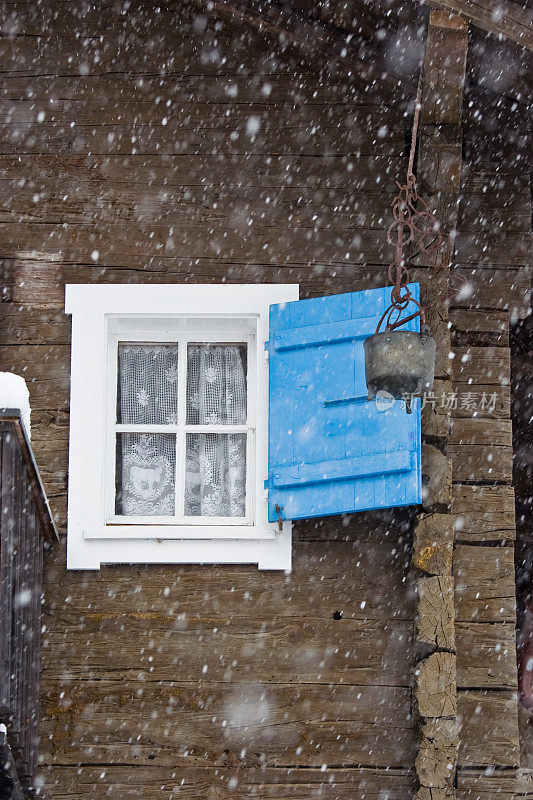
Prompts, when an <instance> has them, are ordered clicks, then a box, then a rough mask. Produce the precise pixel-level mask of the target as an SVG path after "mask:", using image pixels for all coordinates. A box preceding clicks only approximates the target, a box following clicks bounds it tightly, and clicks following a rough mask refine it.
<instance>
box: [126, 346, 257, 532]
mask: <svg viewBox="0 0 533 800" xmlns="http://www.w3.org/2000/svg"><path fill="white" fill-rule="evenodd" d="M177 381H178V348H177V346H176V345H162V344H155V345H141V344H131V345H130V344H127V345H125V344H123V345H120V347H119V377H118V383H119V386H118V409H117V419H118V421H119V422H122V423H128V424H160V425H164V424H171V423H175V422H176V420H177V418H178V416H177V402H178V386H177ZM186 422H187V424H189V425H245V424H246V348H245V347H244V346H242V345H204V344H198V345H196V344H195V345H189V346H188V349H187V388H186ZM117 439H118V440H117V481H116V483H117V486H116V513H117V514H120V515H126V516H128V515H129V516H131V515H140V516H173V515H174V514H175V502H174V498H175V481H176V477H175V476H176V440H175V435H174V434H141V433H127V434H119V435H118V437H117ZM178 457H179V456H178ZM245 497H246V433H244V432H243V433H231V434H225V433H187V435H186V447H185V498H184V501H185V515H186V516H210V517H242V516H244V514H245V505H246V503H245Z"/></svg>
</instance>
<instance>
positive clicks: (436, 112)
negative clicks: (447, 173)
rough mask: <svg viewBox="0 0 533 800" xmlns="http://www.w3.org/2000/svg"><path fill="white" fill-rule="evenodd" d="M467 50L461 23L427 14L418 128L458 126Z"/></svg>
mask: <svg viewBox="0 0 533 800" xmlns="http://www.w3.org/2000/svg"><path fill="white" fill-rule="evenodd" d="M467 49H468V26H467V24H466V23H465V21H464V20H462V19H461V18H460V17H453V15H451V14H441V13H439V12H435V11H431V12H430V15H429V25H428V40H427V42H426V57H425V60H424V67H425V71H424V86H423V91H424V94H423V99H422V108H421V113H420V119H421V122H422V125H450V124H452V125H458V124H459V123H460V121H461V111H462V107H463V87H464V81H465V72H466V54H467ZM459 174H460V173H459Z"/></svg>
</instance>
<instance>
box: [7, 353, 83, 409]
mask: <svg viewBox="0 0 533 800" xmlns="http://www.w3.org/2000/svg"><path fill="white" fill-rule="evenodd" d="M69 352H70V347H68V346H67V345H55V346H47V345H43V346H40V345H35V346H34V345H20V346H18V345H15V346H9V347H0V365H1V367H2V369H4V370H6V371H8V372H15V373H17V374H20V373H21V372H22V374H24V376H25V379H26V381H27V383H28V388H29V390H30V398H31V400H30V402H31V407H32V408H35V409H38V410H51V409H58V410H60V409H61V410H65V409H67V408H68V402H69V393H70V355H69Z"/></svg>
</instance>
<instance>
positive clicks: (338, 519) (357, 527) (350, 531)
mask: <svg viewBox="0 0 533 800" xmlns="http://www.w3.org/2000/svg"><path fill="white" fill-rule="evenodd" d="M413 519H414V514H413V509H411V508H403V509H400V508H394V509H385V510H379V511H363V512H358V513H356V514H342V515H339V516H332V517H317V518H315V519H312V520H295V521H294V528H293V541H302V542H305V541H307V542H311V541H316V542H329V541H346V542H360V543H364V542H366V543H370V544H371V545H374V544H379V545H381V544H384V543H386V542H388V543H389V544H390V546H391V547H392V548H393V552H394V553H395V555H396V557H397V558H398V559H400V560H402V559H404V558H405V560H406V562H407V561H408V560H409V558H410V548H411V529H412V526H413ZM354 563H356V562H354Z"/></svg>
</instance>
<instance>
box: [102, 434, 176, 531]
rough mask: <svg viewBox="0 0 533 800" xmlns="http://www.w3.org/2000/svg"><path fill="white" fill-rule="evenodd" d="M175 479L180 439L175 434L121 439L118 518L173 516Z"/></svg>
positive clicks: (118, 436) (118, 449) (126, 436)
mask: <svg viewBox="0 0 533 800" xmlns="http://www.w3.org/2000/svg"><path fill="white" fill-rule="evenodd" d="M175 476H176V437H175V436H174V435H173V434H168V433H162V434H151V433H150V434H148V433H119V434H118V435H117V461H116V493H115V513H116V514H119V515H120V516H127V517H131V516H142V517H169V516H173V515H174V507H175V502H174V486H175V482H176V477H175Z"/></svg>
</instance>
